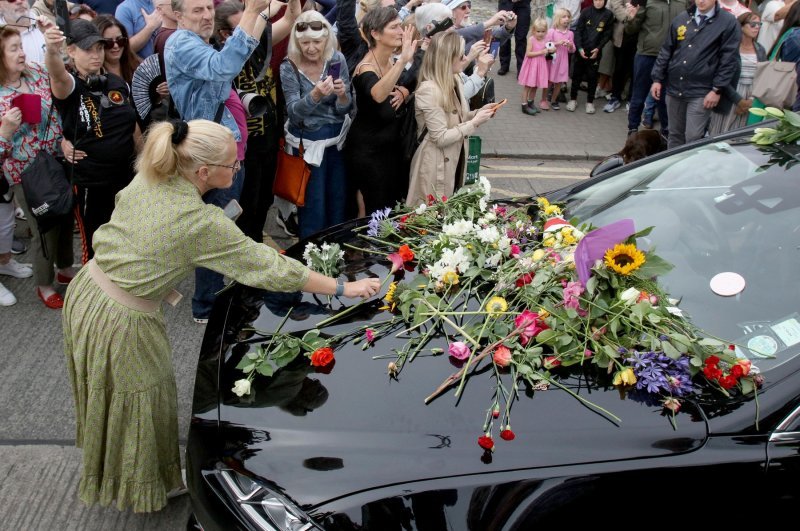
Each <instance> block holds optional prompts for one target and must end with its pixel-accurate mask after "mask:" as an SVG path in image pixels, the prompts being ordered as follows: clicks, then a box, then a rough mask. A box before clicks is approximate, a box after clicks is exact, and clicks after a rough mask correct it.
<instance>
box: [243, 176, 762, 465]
mask: <svg viewBox="0 0 800 531" xmlns="http://www.w3.org/2000/svg"><path fill="white" fill-rule="evenodd" d="M489 196H490V185H489V182H488V181H487V180H486V179H485V178H481V179H480V181H479V183H477V184H475V185H473V186H467V187H464V188H462V189H460V190H458V191H457V192H456V193H455V194H454V195H453V196H452V197H450V198H445V197H442V198H435V197H432V196H429V197H428V200H427V202H426V203H424V204H421V205H419V206H418V207H416V208H406V207H397V208H395V209H394V210H390V209H386V210H382V211H378V212H376V213H374V214H373V215H372V219H371V220H370V222H369V224H368V225H367V226H366V227H364V229H365V232H366V234H361V237H362V238H364V239H365V240H366V241H368V242H369V244H370V245H371V250H372V251H373V252H376V253H384V254H385V255H387V258H388V259H389V260H390V261H391V263H392V267H391V272H390V274H389V276H388V277H387V278H386V280H385V283H388V288H387V291H386V294H385V295H384V300H385V302H386V304H385V306H384V307H383V309H384V310H386V311H387V312H388V316H387V318H386V319H385V320H383V321H379V322H372V323H370V324H369V325H366V326H361V327H358V328H357V329H355V330H351V331H349V332H347V333H346V334H342V335H339V336H333V337H330V338H327V339H325V340H323V339H321V337H320V335H319V334H318V333H316V331H313V332H314V333H313V334H312V335H313V337H310V338H309V341H307V342H306V341H305V339H306V338H304V339H303V340H302V341H300V343H308V345H307V347H303V348H302V349H298V353H299V351H300V350H304V351H305V353H306V355H307V356H311V355H313V353H314V352H316V351H317V350H318V349H320V348H332V349H335V347H336V345H337V344H339V343H341V342H342V341H345V340H348V339H351V338H353V337H355V341H356V342H360V343H361V344H362V346H363V348H370V347H371V346H373V345H374V344H375V343H376V342H378V341H380V338H381V337H383V336H385V335H388V334H390V333H396V332H397V331H403V337H406V338H408V339H407V343H406V347H405V348H403V349H400V350H399V351H398V352H397V353H396V354H395V355H392V360H391V361H390V363H389V364H388V366H387V372H388V374H389V376H390V377H397V376H398V375H399V374H400V373H401V372H402V370H403V367H404V366H405V365H406V364H407V363H410V362H412V361H414V359H415V358H416V357H417V355H418V354H419V353H420V352H422V351H428V352H430V353H431V354H433V355H434V356H443V355H445V354H447V355H448V356H450V357H452V358H455V359H457V360H462V362H463V365H461V368H460V369H459V370H458V371H456V372H455V373H453V374H451V375H450V376H449V377H448V378H446V379H445V380H444V381H443V382H442V384H441V385H440V386H439V387H438V388H437V389H434V390H432V393H431V394H430V396H428V397H427V398H426V402H430V401H431V400H433V399H435V398H436V397H437V396H439V395H440V394H441V393H442V392H443V391H445V390H446V389H448V388H450V387H455V388H456V390H455V395H456V396H457V397H458V396H460V394H461V393H462V392H464V389H465V385H466V383H467V380H468V378H469V376H470V375H471V374H474V373H475V371H476V369H477V368H478V367H479V366H480V365H481V364H482V363H490V364H491V365H492V368H493V370H492V371H491V372H490V374H492V377H493V378H494V382H495V392H494V395H493V398H492V400H491V403H490V404H489V407H488V408H487V410H486V414H485V418H484V421H483V423H482V427H481V435H480V436H479V438H478V444H479V445H480V447H481V448H483V449H484V450H485V451H492V450H494V447H495V444H494V434H495V433H496V432H499V436H500V437H501V438H502V439H504V440H512V439H514V438H515V437H516V435H515V434H514V432H513V430H512V423H511V409H512V405H513V403H514V401H515V400H517V399H518V398H519V397H518V396H517V389H518V387H519V386H518V384H519V383H521V382H524V383H526V384H527V385H528V386H530V387H531V388H532V389H534V390H544V389H547V388H549V387H551V386H555V387H558V388H561V389H563V390H565V391H566V392H568V393H571V394H572V395H573V396H574V397H575V398H576V399H577V400H579V401H581V402H583V403H584V404H585V405H587V406H588V407H590V408H593V409H594V410H595V411H597V412H599V413H600V414H603V415H606V416H607V417H609V418H611V419H613V420H614V421H617V422H618V421H619V420H620V419H618V418H617V417H616V416H614V415H613V413H611V412H609V411H606V410H604V409H602V408H600V407H599V406H596V405H594V404H592V403H591V402H588V401H587V400H586V399H585V398H583V397H581V396H579V395H578V394H576V393H574V392H573V391H572V390H570V389H569V388H568V386H565V385H564V384H562V383H561V382H560V381H561V380H562V379H563V378H564V377H566V376H569V375H570V372H571V371H574V370H580V371H581V372H582V374H585V375H587V377H589V378H595V379H596V380H598V381H601V380H603V379H606V380H608V384H609V385H613V386H617V387H618V388H619V389H620V390H621V391H622V392H623V393H628V394H629V395H630V396H631V398H636V399H641V400H645V401H647V402H648V403H657V404H659V405H660V406H661V407H663V409H664V412H665V413H667V414H668V415H669V416H670V418H674V415H675V414H676V413H677V412H678V411H679V410H680V408H681V404H682V403H683V401H684V400H686V399H687V398H688V397H692V396H693V395H696V394H699V393H701V392H706V391H713V392H716V393H718V395H719V396H720V397H729V396H731V395H733V394H751V393H755V392H756V390H757V386H758V385H759V384H760V382H761V375H760V374H759V373H758V370H757V369H756V367H755V366H753V365H752V364H751V363H750V361H749V360H747V359H743V358H737V356H736V354H735V352H734V350H733V348H732V345H729V344H728V343H726V342H724V341H722V340H720V339H718V338H712V337H708V335H707V334H704V333H703V332H702V331H700V330H698V329H697V328H696V327H694V326H693V325H692V324H691V323H690V322H689V321H688V320H687V319H686V318H685V317H684V316H683V315H682V312H681V311H680V309H679V308H677V306H676V304H677V302H676V301H673V300H671V299H670V298H669V297H668V295H667V294H666V293H664V291H663V289H661V287H660V286H659V284H658V282H657V277H658V276H659V275H661V274H664V273H666V272H668V271H669V270H670V269H671V265H670V264H668V263H667V262H665V261H664V260H662V259H661V258H660V257H659V256H658V255H657V254H655V252H654V250H653V249H643V248H640V247H639V246H638V245H637V241H638V240H637V239H638V238H639V237H641V236H645V235H646V234H648V233H649V231H650V230H649V229H644V230H641V231H639V232H637V231H636V230H635V228H634V226H633V221H632V220H620V221H618V222H616V223H612V224H610V225H607V226H605V227H600V228H594V227H591V226H586V225H579V224H578V223H577V222H575V221H568V220H566V219H564V217H563V213H562V210H561V207H560V206H558V205H554V204H551V203H550V202H549V201H547V200H546V199H544V198H539V199H538V200H537V201H536V202H535V203H533V204H514V203H512V204H506V205H500V204H495V205H489V203H488V199H489ZM323 247H324V245H323ZM409 268H410V269H414V268H417V269H418V270H419V271H420V272H421V274H420V275H417V276H415V277H413V278H412V279H410V280H408V281H406V280H405V276H404V274H403V271H404V270H405V269H409ZM353 308H354V307H351V308H348V309H346V310H344V312H350V311H352V310H353ZM340 315H342V314H341V313H340V314H338V315H337V316H334V317H332V318H329V319H327V320H326V321H323V322H322V323H319V326H320V328H322V327H323V326H325V325H326V324H328V323H330V322H332V321H333V320H336V319H337V318H338V317H339V316H340ZM310 333H311V332H310ZM442 337H444V338H446V340H447V349H446V350H445V349H442V348H432V347H429V343H430V342H431V340H432V339H434V338H442ZM297 341H299V340H297ZM273 343H276V342H275V341H273ZM277 343H281V342H280V341H278V342H277ZM282 348H283V347H282ZM264 359H268V356H267V357H265V358H264ZM434 359H435V357H434ZM252 361H253V360H250V361H248V360H247V359H245V360H243V361H242V364H244V363H246V362H247V366H246V367H240V368H241V369H243V370H244V372H245V373H247V374H248V379H251V378H252V375H253V373H254V372H256V371H258V367H259V365H258V364H257V363H256V364H254V363H251V362H252ZM247 369H249V370H247Z"/></svg>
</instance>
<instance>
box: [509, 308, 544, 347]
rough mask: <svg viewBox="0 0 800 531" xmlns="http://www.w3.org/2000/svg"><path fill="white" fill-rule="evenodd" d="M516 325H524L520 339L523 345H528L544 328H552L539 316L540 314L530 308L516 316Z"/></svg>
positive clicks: (518, 326)
mask: <svg viewBox="0 0 800 531" xmlns="http://www.w3.org/2000/svg"><path fill="white" fill-rule="evenodd" d="M514 326H516V327H517V328H520V327H523V330H522V333H521V334H520V336H519V341H520V343H522V345H523V346H524V345H527V344H528V341H530V340H531V338H534V337H536V336H537V335H539V333H540V332H541V331H542V330H547V329H548V328H550V327H549V326H547V325H546V324H545V322H544V321H543V320H541V319H540V318H539V314H538V313H535V312H532V311H530V310H525V311H523V312H522V313H521V314H519V315H518V316H516V317H515V318H514Z"/></svg>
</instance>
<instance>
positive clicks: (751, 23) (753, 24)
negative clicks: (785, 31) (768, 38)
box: [747, 22, 762, 28]
mask: <svg viewBox="0 0 800 531" xmlns="http://www.w3.org/2000/svg"><path fill="white" fill-rule="evenodd" d="M761 24H762V23H761V22H748V23H747V25H748V26H750V27H751V28H760V27H761Z"/></svg>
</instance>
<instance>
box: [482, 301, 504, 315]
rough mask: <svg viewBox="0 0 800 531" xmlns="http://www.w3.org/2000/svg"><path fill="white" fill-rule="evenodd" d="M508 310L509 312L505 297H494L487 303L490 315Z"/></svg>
mask: <svg viewBox="0 0 800 531" xmlns="http://www.w3.org/2000/svg"><path fill="white" fill-rule="evenodd" d="M506 310H508V303H507V302H506V300H505V299H504V298H503V297H492V298H491V299H489V302H487V303H486V311H487V312H489V315H494V314H498V313H502V312H504V311H506Z"/></svg>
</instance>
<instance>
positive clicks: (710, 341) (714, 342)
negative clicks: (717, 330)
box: [697, 337, 727, 347]
mask: <svg viewBox="0 0 800 531" xmlns="http://www.w3.org/2000/svg"><path fill="white" fill-rule="evenodd" d="M697 344H698V345H702V346H704V347H722V346H727V343H723V342H722V341H720V340H719V339H714V338H713V337H704V338H702V339H700V340H699V341H698V342H697Z"/></svg>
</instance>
